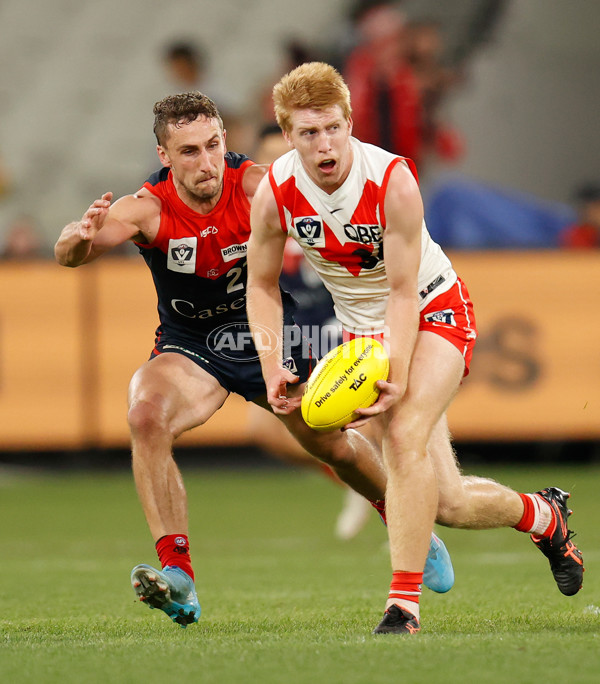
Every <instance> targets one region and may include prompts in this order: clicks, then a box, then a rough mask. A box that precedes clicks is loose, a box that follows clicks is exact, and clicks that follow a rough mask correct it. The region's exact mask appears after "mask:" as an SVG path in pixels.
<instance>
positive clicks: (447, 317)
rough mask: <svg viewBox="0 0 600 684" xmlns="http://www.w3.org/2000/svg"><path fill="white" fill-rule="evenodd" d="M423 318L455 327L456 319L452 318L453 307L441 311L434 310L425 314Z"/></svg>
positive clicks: (430, 321)
mask: <svg viewBox="0 0 600 684" xmlns="http://www.w3.org/2000/svg"><path fill="white" fill-rule="evenodd" d="M425 320H426V321H427V322H428V323H443V324H444V325H453V326H454V327H455V328H456V319H455V318H454V310H453V309H444V310H443V311H434V312H432V313H428V314H425Z"/></svg>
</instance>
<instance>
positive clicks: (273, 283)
mask: <svg viewBox="0 0 600 684" xmlns="http://www.w3.org/2000/svg"><path fill="white" fill-rule="evenodd" d="M250 222H251V225H252V232H251V234H250V240H249V242H248V293H247V307H248V320H249V321H250V328H251V330H252V334H253V336H254V339H255V342H256V343H257V344H256V346H257V349H258V352H259V355H260V363H261V366H262V372H263V377H264V379H265V385H266V388H267V400H268V401H269V404H271V406H272V407H273V411H274V412H275V413H281V414H287V413H291V411H293V410H294V409H295V408H298V407H299V405H300V397H297V398H295V399H292V398H289V399H288V397H287V390H286V387H287V384H288V383H293V382H297V381H298V378H297V376H295V375H294V374H293V373H290V371H288V370H287V369H286V368H283V365H282V358H283V307H282V304H281V293H280V291H279V275H280V273H281V266H282V263H283V250H284V247H285V241H286V234H285V233H284V232H283V231H282V230H281V226H280V225H279V212H278V210H277V204H276V202H275V198H274V196H273V191H272V190H271V187H270V185H269V179H268V177H265V178H264V179H263V180H262V181H261V183H260V185H259V187H258V190H257V191H256V194H255V196H254V200H253V202H252V210H251V212H250ZM266 331H268V334H266ZM267 338H268V339H267ZM259 342H260V344H259Z"/></svg>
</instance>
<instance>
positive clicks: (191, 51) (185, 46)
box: [163, 41, 206, 67]
mask: <svg viewBox="0 0 600 684" xmlns="http://www.w3.org/2000/svg"><path fill="white" fill-rule="evenodd" d="M163 55H164V58H165V59H166V60H173V59H184V60H186V62H189V63H190V64H194V65H195V66H197V67H204V62H205V61H206V60H205V56H204V52H203V51H202V50H201V49H200V48H198V47H197V46H196V45H194V44H193V43H186V42H184V41H180V42H177V43H170V44H169V45H167V46H166V47H165V49H164V52H163Z"/></svg>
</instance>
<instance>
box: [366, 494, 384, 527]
mask: <svg viewBox="0 0 600 684" xmlns="http://www.w3.org/2000/svg"><path fill="white" fill-rule="evenodd" d="M369 503H370V504H371V506H373V508H374V509H375V510H376V511H377V512H378V513H379V515H380V517H381V519H382V520H383V524H384V525H387V518H386V517H385V499H379V500H378V501H371V500H369Z"/></svg>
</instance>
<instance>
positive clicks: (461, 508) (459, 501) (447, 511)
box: [436, 476, 470, 527]
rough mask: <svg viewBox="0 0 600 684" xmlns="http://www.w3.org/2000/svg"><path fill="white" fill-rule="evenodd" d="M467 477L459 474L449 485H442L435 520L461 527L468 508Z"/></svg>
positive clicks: (465, 518)
mask: <svg viewBox="0 0 600 684" xmlns="http://www.w3.org/2000/svg"><path fill="white" fill-rule="evenodd" d="M469 479H470V478H469V477H468V476H467V477H465V476H461V477H460V480H459V481H458V482H456V483H455V484H454V485H451V486H448V485H446V486H444V487H443V488H442V489H441V490H440V491H439V497H438V511H437V518H436V522H438V523H439V524H440V525H445V526H446V527H463V526H464V525H465V523H466V520H467V511H468V509H469V493H468V487H469Z"/></svg>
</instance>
